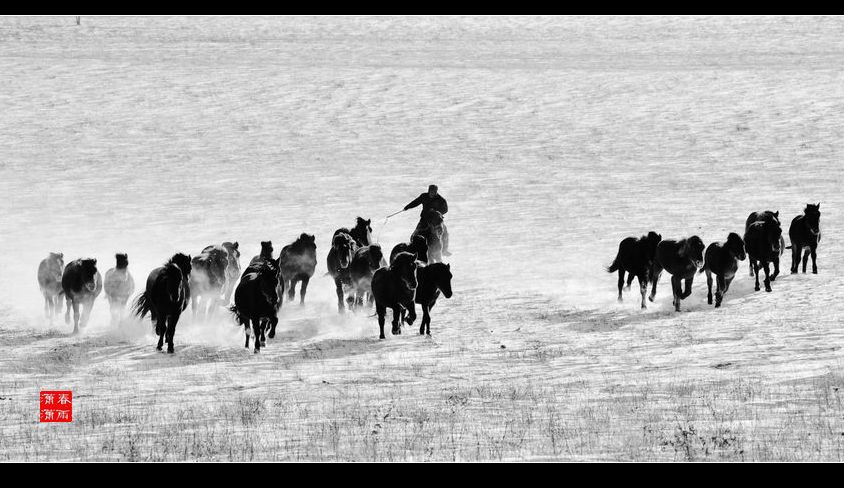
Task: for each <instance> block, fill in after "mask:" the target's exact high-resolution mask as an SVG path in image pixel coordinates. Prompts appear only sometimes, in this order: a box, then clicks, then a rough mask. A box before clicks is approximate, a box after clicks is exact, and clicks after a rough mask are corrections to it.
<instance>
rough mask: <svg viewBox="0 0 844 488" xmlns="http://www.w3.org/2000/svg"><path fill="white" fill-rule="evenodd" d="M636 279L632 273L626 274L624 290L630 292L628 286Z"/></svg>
mask: <svg viewBox="0 0 844 488" xmlns="http://www.w3.org/2000/svg"><path fill="white" fill-rule="evenodd" d="M634 279H636V275H635V274H633V273H628V274H627V286H626V287H625V289H626V290H628V291H629V290H630V285H632V284H633V280H634Z"/></svg>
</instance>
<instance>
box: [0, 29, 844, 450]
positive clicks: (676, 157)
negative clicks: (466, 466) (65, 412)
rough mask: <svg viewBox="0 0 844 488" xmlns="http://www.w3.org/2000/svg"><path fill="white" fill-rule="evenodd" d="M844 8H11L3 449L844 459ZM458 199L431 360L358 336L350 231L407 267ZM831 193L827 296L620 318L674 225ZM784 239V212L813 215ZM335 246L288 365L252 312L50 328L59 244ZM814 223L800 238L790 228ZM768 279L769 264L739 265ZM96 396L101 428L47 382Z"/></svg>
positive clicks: (743, 279)
mask: <svg viewBox="0 0 844 488" xmlns="http://www.w3.org/2000/svg"><path fill="white" fill-rule="evenodd" d="M841 32H844V19H842V18H809V17H805V18H775V17H761V18H720V17H719V18H650V17H648V18H636V17H621V18H522V17H512V18H511V17H508V18H390V17H379V18H149V19H147V18H107V17H103V18H93V17H90V18H89V17H83V18H82V25H81V26H77V25H76V24H75V21H74V18H73V17H60V18H3V19H0V114H2V116H0V242H2V243H3V252H2V253H0V459H13V460H36V459H37V460H56V459H72V460H101V459H120V460H147V459H166V460H194V459H202V460H207V459H220V460H229V459H235V460H240V459H268V460H274V459H278V460H296V459H307V460H429V459H432V460H498V459H507V460H547V459H602V460H613V459H620V460H663V459H667V460H672V459H677V460H681V459H687V460H688V459H693V460H702V459H730V460H807V459H816V460H841V457H842V455H844V404H842V402H844V398H842V396H844V392H842V391H841V389H842V387H844V369H842V366H844V360H843V359H844V352H842V349H841V348H842V345H844V330H843V329H842V328H841V324H840V318H841V317H842V316H844V313H843V312H844V307H842V305H841V303H840V297H841V296H842V293H844V278H842V274H843V273H844V265H843V264H842V262H843V260H842V258H844V256H842V254H843V253H844V249H842V246H841V244H840V239H838V237H837V236H839V235H841V232H842V231H841V226H842V223H844V219H842V216H841V209H842V203H844V197H842V192H841V188H842V183H844V180H843V177H844V168H842V165H841V162H840V161H839V158H840V148H839V147H840V145H841V143H842V140H844V139H843V138H844V134H843V133H842V131H844V120H843V119H844V115H843V114H844V76H843V75H844V72H842V69H841V66H844V36H842V35H841ZM429 183H437V184H438V185H439V187H440V191H441V193H442V194H443V195H444V196H445V197H446V198H447V199H448V202H449V207H450V212H449V213H448V215H447V222H448V226H449V229H450V233H451V241H452V243H451V247H452V250H453V252H454V255H453V256H452V257H451V258H450V263H451V265H452V271H453V273H454V296H453V298H452V299H450V300H444V299H441V301H440V302H439V303H438V305H437V307H436V308H435V309H434V311H433V323H432V327H431V330H432V334H433V337H432V338H423V337H420V336H418V335H417V334H415V331H416V328H415V327H405V329H404V333H403V334H402V335H401V336H390V335H388V337H387V339H386V340H385V341H378V339H377V337H378V335H377V334H378V327H377V322H376V319H375V318H372V317H368V316H367V314H365V313H360V314H357V315H345V316H342V317H341V316H338V314H337V313H336V308H335V303H334V295H333V283H332V282H331V280H330V279H329V278H326V277H323V276H322V274H323V273H324V271H325V255H326V253H327V249H328V244H329V238H330V235H331V233H332V232H333V230H334V229H336V228H338V227H342V226H349V225H352V224H353V222H354V218H355V216H357V215H360V216H363V217H366V218H371V219H372V221H373V228H374V234H375V236H376V237H377V239H378V240H379V241H380V242H381V243H382V244H383V245H384V246H385V247H387V248H388V249H389V248H392V246H393V245H394V244H395V243H397V242H400V241H404V240H406V239H407V238H408V237H409V234H410V232H411V231H412V230H413V226H414V225H415V223H416V220H417V218H418V213H417V212H416V211H414V212H408V213H405V214H401V215H399V216H397V217H394V218H392V219H390V220H389V222H388V223H387V224H384V216H386V215H387V214H389V213H392V212H394V211H396V210H398V209H400V208H401V207H402V206H403V205H404V204H406V203H407V202H408V201H410V200H411V199H412V198H414V197H415V196H416V195H418V194H419V193H420V192H422V191H424V189H425V188H426V187H427V185H428V184H429ZM809 202H813V203H814V202H821V212H822V217H821V226H822V228H823V235H824V239H823V241H822V242H821V246H820V248H819V252H818V266H819V269H820V272H819V274H818V275H811V274H810V275H803V274H800V275H797V276H792V275H789V274H788V267H789V264H790V257H789V256H784V264H783V270H784V275H782V278H781V279H778V280H777V281H776V282H774V283H773V292H772V293H770V294H766V293H764V292H754V291H753V283H752V280H751V279H749V278H748V277H747V273H746V271H745V270H746V266H743V267H742V268H741V269H742V272H741V273H740V274H739V275H738V277H737V279H736V281H735V282H734V283H733V286H732V288H731V290H730V292H729V293H728V295H727V296H726V298H725V302H724V306H723V307H722V308H720V309H718V310H715V309H712V308H710V306H708V305H706V291H705V289H706V287H705V279H704V277H703V276H702V275H699V278H698V280H697V281H696V283H695V286H694V292H693V294H692V296H691V297H690V298H689V299H687V300H686V301H684V303H683V308H684V311H683V312H681V313H674V312H673V308H672V306H671V293H670V289H669V283H668V279H667V277H666V276H663V279H662V283H661V285H660V291H659V292H658V296H657V302H656V303H655V304H651V305H650V308H649V309H648V310H647V311H640V310H639V309H638V300H637V298H636V296H635V295H636V292H635V290H634V292H633V293H631V294H630V295H629V296H630V298H629V299H628V300H626V301H625V302H624V303H623V304H618V303H616V300H615V298H616V291H615V287H616V279H615V276H614V275H610V274H608V273H606V272H605V271H604V267H605V266H607V265H608V264H609V263H610V262H611V261H612V258H613V257H614V256H615V252H616V250H617V246H618V242H619V240H621V239H622V238H624V237H626V236H628V235H641V234H644V233H646V232H647V231H649V230H656V231H658V232H660V233H661V234H662V235H663V236H664V237H665V238H671V237H685V236H688V235H691V234H697V235H699V236H700V237H701V238H702V239H703V240H704V242H705V243H707V244H708V243H709V242H712V241H715V240H724V239H726V236H727V234H728V233H729V232H732V231H735V232H739V233H741V232H742V231H743V225H744V220H745V218H746V217H747V215H748V213H750V212H751V211H753V210H759V209H772V210H779V211H780V212H781V215H782V216H783V219H782V220H783V221H784V222H790V220H791V218H792V217H793V216H796V215H798V214H799V213H800V212H801V211H802V209H803V207H804V206H805V204H806V203H809ZM785 225H786V227H787V223H786V224H785ZM300 232H309V233H314V234H316V236H317V246H318V248H317V251H318V256H319V259H320V262H319V264H318V269H317V276H316V277H315V278H314V279H313V280H312V281H311V288H310V291H309V295H308V303H307V304H306V305H305V306H304V307H299V306H298V304H287V303H286V304H285V307H284V309H283V314H282V317H281V324H280V327H281V333H280V334H279V336H278V337H276V339H274V340H272V341H270V343H269V344H268V347H267V348H266V349H264V350H262V352H261V353H260V354H259V355H254V354H252V353H251V352H250V351H248V350H246V349H244V348H243V347H242V346H243V343H242V332H241V331H240V329H238V328H237V327H235V326H234V325H232V323H231V321H230V320H229V318H228V317H227V316H225V315H224V314H221V317H220V318H219V320H217V321H215V322H213V323H204V324H203V323H192V321H191V320H190V317H186V318H185V319H184V321H183V322H182V323H180V324H179V328H178V330H177V332H176V354H175V355H166V354H161V353H158V352H156V351H155V350H154V344H155V338H154V337H153V335H152V331H151V327H150V325H149V323H148V322H144V323H140V322H137V323H133V322H129V323H126V324H124V326H123V327H122V328H120V329H116V328H113V327H110V326H109V323H108V309H107V306H106V302H105V299H104V297H100V299H99V300H98V302H97V304H96V306H95V310H94V315H93V318H92V321H91V324H90V325H89V327H88V328H87V329H86V330H85V331H84V333H83V334H81V335H80V336H73V337H72V336H70V335H69V334H70V331H71V328H72V327H71V326H67V325H65V324H63V323H59V322H57V323H55V324H52V325H51V324H49V323H48V321H46V320H45V319H44V318H43V312H42V308H43V302H42V299H41V297H40V294H39V292H38V287H37V282H36V279H35V273H36V269H37V266H38V262H39V261H40V260H41V259H42V258H43V257H45V256H46V255H47V253H48V252H49V251H61V252H63V253H64V255H65V260H66V261H70V260H72V259H75V258H77V257H82V256H93V257H97V258H98V260H99V267H100V270H101V272H103V273H104V272H105V270H107V269H108V268H110V267H112V266H113V260H114V258H113V255H114V253H115V252H127V253H128V254H129V261H130V270H131V272H132V273H133V274H134V276H135V280H136V282H137V283H138V284H139V286H140V285H141V284H142V283H143V281H144V280H145V278H146V275H147V273H148V272H149V270H150V269H152V268H153V267H155V266H157V265H158V264H160V263H161V262H163V261H164V260H166V258H168V257H169V256H170V255H171V254H173V253H174V252H177V251H183V252H187V253H196V252H198V251H199V250H201V249H202V248H203V247H204V246H206V245H208V244H212V243H219V242H222V241H225V240H237V241H239V242H240V243H241V249H242V250H243V251H244V252H243V255H244V257H243V262H246V261H248V259H249V258H251V256H253V255H255V254H257V253H258V251H259V249H260V245H259V242H260V241H261V240H266V239H271V240H272V241H273V243H274V244H275V245H276V249H280V247H281V246H282V245H284V244H286V243H288V242H291V241H292V240H293V239H294V238H295V237H296V236H297V235H298V234H299V233H300ZM786 232H787V229H786ZM742 264H744V263H742ZM42 389H71V390H73V394H74V400H75V401H74V409H75V410H74V416H75V420H74V422H73V423H71V424H39V423H38V391H39V390H42Z"/></svg>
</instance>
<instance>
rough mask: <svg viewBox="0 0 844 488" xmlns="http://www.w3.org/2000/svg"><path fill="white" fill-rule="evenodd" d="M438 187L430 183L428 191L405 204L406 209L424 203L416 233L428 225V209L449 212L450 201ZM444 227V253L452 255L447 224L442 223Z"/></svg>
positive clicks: (443, 212)
mask: <svg viewBox="0 0 844 488" xmlns="http://www.w3.org/2000/svg"><path fill="white" fill-rule="evenodd" d="M437 189H438V188H437V185H430V186H429V187H428V192H427V193H423V194H421V195H419V196H418V197H416V199H415V200H413V201H412V202H410V203H408V204H407V205H405V206H404V210H410V209H411V208H414V207H418V206H419V205H422V213H421V214H420V215H419V223H418V224H416V230H414V231H413V232H414V234H415V233H418V232H420V231H422V230H424V229H426V228H427V227H428V223H427V222H426V221H425V214H426V212H427V211H428V210H431V209H432V210H436V211H438V212H439V213H441V214H443V215H445V214H446V213H447V212H448V203H447V202H446V201H445V198H443V197H442V196H441V195H440V194H439V193H437ZM442 227H443V236H442V241H443V255H444V256H450V255H451V253H450V252H448V229H447V228H446V227H445V224H442Z"/></svg>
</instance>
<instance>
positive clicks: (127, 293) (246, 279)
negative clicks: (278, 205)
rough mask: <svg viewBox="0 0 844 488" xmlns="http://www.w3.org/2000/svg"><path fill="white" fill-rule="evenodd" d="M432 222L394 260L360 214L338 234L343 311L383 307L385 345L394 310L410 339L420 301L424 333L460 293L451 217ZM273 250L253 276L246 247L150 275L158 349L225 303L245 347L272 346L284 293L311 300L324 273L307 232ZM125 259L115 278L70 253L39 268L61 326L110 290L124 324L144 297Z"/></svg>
mask: <svg viewBox="0 0 844 488" xmlns="http://www.w3.org/2000/svg"><path fill="white" fill-rule="evenodd" d="M423 218H424V220H425V222H428V227H427V228H422V229H416V230H414V232H413V234H411V238H410V242H408V243H399V244H397V245H396V246H395V247H394V248H393V250H392V252H391V253H390V260H389V263H388V262H387V261H386V260H385V259H384V255H383V252H382V250H381V246H380V244H377V243H375V242H373V240H372V227H371V220H367V219H363V218H361V217H358V218H357V220H356V222H355V226H354V227H352V228H351V229H349V228H346V227H343V228H340V229H337V230H336V231H335V232H334V234H333V236H332V240H331V249H330V250H329V252H328V257H327V259H326V261H327V264H328V273H326V274H327V275H330V276H331V277H332V278H333V279H334V283H335V286H336V291H337V307H338V311H339V312H340V313H343V312H344V311H345V310H346V309H347V308H348V309H349V310H357V309H360V308H362V307H364V305H365V304H366V305H367V306H369V307H371V306H372V305H373V304H374V305H375V309H376V314H377V316H378V323H379V327H380V338H381V339H384V338H385V336H384V322H385V316H386V311H387V309H388V308H390V309H392V310H393V321H392V325H393V327H392V333H393V334H400V333H401V324H400V322H406V323H407V324H408V325H411V324H413V321H414V320H415V319H416V310H415V308H416V307H415V305H416V304H419V305H420V307H421V309H422V321H421V326H420V329H419V333H420V334H428V335H430V333H431V316H430V310H431V308H432V307H433V306H434V305H435V304H436V301H437V298H438V297H439V295H440V293H442V294H443V295H444V296H445V297H446V298H450V297H451V294H452V291H451V278H452V275H451V267H450V265H448V264H444V263H442V228H443V217H442V214H440V213H439V212H437V211H436V210H432V211H430V212H426V213H425V214H424V216H423ZM273 253H274V249H273V245H272V241H263V242H261V252H260V254H259V255H257V256H255V257H254V258H252V260H251V261H250V262H249V265H248V266H247V267H246V268H245V269H243V270H241V267H240V250H239V244H238V242H224V243H222V244H220V245H211V246H207V247H206V248H204V249H203V250H202V251H201V252H200V253H199V254H198V255H195V256H194V257H191V256H189V255H186V254H182V253H177V254H174V255H173V256H172V257H171V258H170V259H169V260H168V261H167V262H165V263H164V264H163V265H162V266H160V267H158V268H155V269H154V270H152V271H151V272H150V274H149V276H148V277H147V281H146V286H145V289H144V291H143V292H142V293H140V294H139V295H138V296H137V297H136V298H135V300H134V303H133V304H132V310H133V312H134V313H135V315H137V316H139V317H141V318H143V317H145V316H146V315H147V314H149V315H150V317H151V319H152V322H153V324H154V325H155V332H156V335H157V336H158V345H157V349H158V350H159V351H160V350H162V348H163V345H164V342H165V341H166V342H167V352H169V353H172V352H173V351H174V346H173V337H174V335H175V332H176V324H177V323H178V321H179V318H180V316H181V314H182V312H184V311H185V310H186V309H187V307H188V304H189V303H190V305H191V309H192V312H193V314H194V316H195V317H206V318H207V317H208V316H210V315H213V314H214V312H215V311H216V310H218V309H219V308H220V307H221V306H225V307H228V310H229V311H230V312H232V314H233V315H234V317H235V320H236V322H237V323H238V324H240V325H243V327H244V330H245V334H246V344H245V346H246V347H247V348H248V347H249V341H250V336H252V337H254V351H255V352H256V353H257V352H259V351H260V349H261V347H262V346H265V345H266V336H269V338H271V339H272V338H273V337H275V332H276V326H277V324H278V312H279V310H280V308H281V306H282V302H283V296H284V293H285V292H287V296H288V299H289V300H293V298H294V296H295V293H296V285H297V284H298V283H301V287H300V290H299V300H300V303H301V304H304V303H305V296H306V294H307V290H308V283H309V282H310V279H311V278H312V277H313V275H314V272H315V270H316V264H317V258H316V239H315V237H314V236H313V235H311V234H305V233H303V234H301V235H300V236H299V237H298V238H297V239H296V240H295V241H294V242H293V243H291V244H289V245H287V246H284V247H283V248H282V249H281V252H280V253H279V255H278V257H277V258H274V257H273ZM115 258H116V263H115V267H114V268H112V269H109V270H108V271H107V272H106V274H105V280H102V278H101V276H100V273H99V271H98V270H97V260H96V259H94V258H81V259H77V260H74V261H71V262H70V263H68V264H67V266H65V264H64V256H63V254H62V253H53V252H51V253H50V254H49V255H48V256H47V257H46V258H44V259H43V260H42V261H41V263H40V264H39V266H38V285H39V288H40V289H41V293H42V294H43V296H44V310H45V314H46V315H47V317H48V318H50V319H51V320H52V319H53V318H54V317H55V316H56V315H58V314H59V313H61V298H62V297H64V299H65V301H66V311H65V323H70V312H71V310H73V333H74V334H76V333H78V332H79V328H80V327H85V326H86V324H87V323H88V319H89V317H90V314H91V309H92V307H93V305H94V301H95V299H96V298H97V297H98V296H99V295H100V293H101V292H102V291H103V289H105V295H106V298H107V299H108V302H109V306H110V311H111V316H112V323H116V322H118V321H120V320H121V319H122V318H123V315H124V313H125V310H126V305H127V303H128V302H129V298H130V297H131V295H132V294H133V293H134V291H135V282H134V279H133V278H132V274H131V273H130V272H129V268H128V266H129V259H128V256H127V255H126V254H116V255H115ZM232 297H233V303H231V302H232ZM230 303H231V305H230ZM80 309H81V313H80Z"/></svg>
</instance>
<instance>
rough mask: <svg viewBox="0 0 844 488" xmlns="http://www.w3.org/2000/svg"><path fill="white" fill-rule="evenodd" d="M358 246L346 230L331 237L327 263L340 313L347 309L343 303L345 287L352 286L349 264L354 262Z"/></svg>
mask: <svg viewBox="0 0 844 488" xmlns="http://www.w3.org/2000/svg"><path fill="white" fill-rule="evenodd" d="M357 248H358V245H357V242H356V241H355V240H354V238H352V236H350V235H349V234H347V233H345V232H339V231H338V232H336V233H335V234H334V237H333V238H332V239H331V249H330V250H329V251H328V258H326V264H327V265H328V274H330V275H331V277H332V278H334V285H335V287H336V290H337V310H338V311H339V312H340V313H343V312H344V311H345V309H346V308H345V305H344V304H343V298H344V296H345V291H344V287H347V288H351V286H352V277H351V274H350V273H349V265H350V264H351V263H352V258H353V257H354V254H355V251H356V250H357ZM353 300H354V299H352V301H353ZM350 305H351V304H350Z"/></svg>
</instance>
